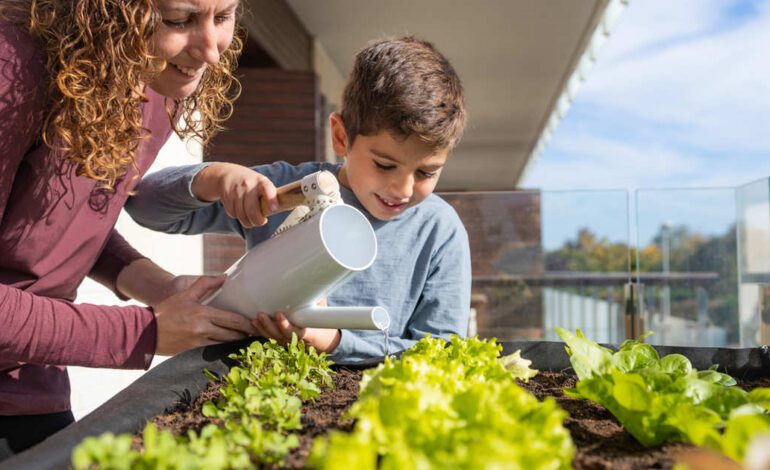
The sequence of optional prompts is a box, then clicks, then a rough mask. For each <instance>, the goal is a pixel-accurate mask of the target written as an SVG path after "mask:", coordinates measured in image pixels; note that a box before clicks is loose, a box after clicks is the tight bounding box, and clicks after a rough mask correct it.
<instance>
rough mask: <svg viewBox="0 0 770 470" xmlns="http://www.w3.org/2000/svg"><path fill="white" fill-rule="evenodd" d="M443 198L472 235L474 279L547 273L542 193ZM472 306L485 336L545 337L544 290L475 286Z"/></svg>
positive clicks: (445, 195) (520, 286)
mask: <svg viewBox="0 0 770 470" xmlns="http://www.w3.org/2000/svg"><path fill="white" fill-rule="evenodd" d="M440 196H441V197H442V198H444V200H446V201H447V202H448V203H449V204H451V205H452V206H453V207H454V209H455V210H456V211H457V214H458V215H459V216H460V219H461V220H462V222H463V225H464V226H465V228H466V230H467V231H468V240H469V243H470V248H471V264H472V271H473V277H474V278H476V277H479V276H505V275H526V274H541V273H543V271H544V269H545V265H544V261H543V251H542V235H541V233H540V232H541V228H540V227H541V224H540V213H541V210H540V193H539V192H535V191H499V192H498V191H495V192H466V193H461V192H453V193H441V194H440ZM471 304H472V307H474V308H475V309H476V324H477V331H478V334H479V336H481V337H496V338H498V339H500V340H508V341H509V340H514V339H521V338H522V337H529V338H532V339H537V338H539V337H540V336H541V335H542V318H541V315H540V310H541V305H542V294H541V290H540V288H539V287H535V286H529V285H527V284H526V283H523V282H522V283H517V284H515V285H505V286H497V287H474V288H473V290H472V298H471Z"/></svg>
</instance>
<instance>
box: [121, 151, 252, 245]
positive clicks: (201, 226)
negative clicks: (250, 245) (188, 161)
mask: <svg viewBox="0 0 770 470" xmlns="http://www.w3.org/2000/svg"><path fill="white" fill-rule="evenodd" d="M210 165H212V163H203V164H198V165H186V166H179V167H171V168H164V169H162V170H159V171H156V172H153V173H150V174H148V175H146V176H144V178H142V180H141V181H140V182H139V184H138V185H137V186H136V190H135V191H136V194H135V195H133V196H131V197H130V198H128V201H127V202H126V205H125V209H126V212H128V214H129V215H130V216H131V217H132V218H133V219H134V221H136V223H138V224H139V225H141V226H143V227H147V228H149V229H152V230H155V231H159V232H165V233H183V234H187V235H197V234H200V233H205V232H215V233H236V234H239V235H241V236H243V234H244V230H243V228H242V227H241V225H240V224H239V223H238V221H237V220H236V219H233V218H231V217H229V216H228V215H227V212H226V211H225V210H224V208H223V207H222V204H221V203H219V202H211V201H204V200H201V199H198V198H197V197H195V195H194V194H193V193H192V187H191V186H192V182H193V180H194V178H195V177H196V175H197V174H198V172H200V171H201V170H203V169H205V168H206V167H208V166H210Z"/></svg>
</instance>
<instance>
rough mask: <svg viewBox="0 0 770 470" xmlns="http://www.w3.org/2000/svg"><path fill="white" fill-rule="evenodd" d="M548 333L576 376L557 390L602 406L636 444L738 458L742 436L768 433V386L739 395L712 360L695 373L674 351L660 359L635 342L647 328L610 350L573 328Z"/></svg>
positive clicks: (742, 447) (744, 441)
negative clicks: (683, 446) (687, 447)
mask: <svg viewBox="0 0 770 470" xmlns="http://www.w3.org/2000/svg"><path fill="white" fill-rule="evenodd" d="M556 332H557V333H558V335H559V336H560V337H561V338H562V339H563V340H564V342H565V343H566V345H567V348H566V349H567V353H568V354H569V356H570V362H571V363H572V367H573V368H574V370H575V373H576V374H577V376H578V383H577V384H576V386H575V387H574V388H572V389H567V390H565V392H566V393H567V394H569V395H571V396H573V397H579V398H586V399H589V400H591V401H593V402H595V403H598V404H600V405H602V406H604V407H605V408H607V409H608V410H609V411H610V412H611V413H612V414H613V415H614V416H615V418H617V420H618V421H619V422H620V424H622V425H623V427H624V428H625V429H626V430H627V431H628V432H629V433H631V435H633V436H634V437H635V438H636V439H637V440H638V441H639V442H640V443H641V444H642V445H644V446H647V447H651V446H656V445H659V444H662V443H664V442H688V443H691V444H695V445H698V446H704V447H708V448H711V449H714V450H717V451H719V452H722V453H724V454H725V455H727V456H728V457H730V458H733V459H735V460H737V461H741V460H742V458H743V455H744V454H745V451H746V446H747V444H748V442H749V440H750V439H751V438H752V437H753V436H754V435H756V434H759V433H764V432H770V415H768V413H767V412H768V409H770V408H769V407H770V389H768V388H758V389H755V390H752V391H751V392H748V393H747V392H745V391H744V390H742V389H741V388H739V387H736V386H735V385H736V382H735V379H733V378H732V377H730V376H729V375H727V374H723V373H721V372H718V371H717V370H716V369H717V366H716V365H715V366H712V367H711V368H709V369H708V370H702V371H698V370H695V369H694V368H693V367H692V364H691V363H690V361H689V360H688V359H687V358H686V357H685V356H682V355H681V354H669V355H667V356H664V357H662V358H661V357H660V356H659V355H658V352H657V351H656V350H655V348H653V347H652V346H650V345H649V344H646V343H644V342H643V341H644V339H645V338H646V337H647V336H649V335H650V334H652V333H645V334H644V335H642V336H641V337H640V338H639V339H637V340H628V341H625V342H624V343H623V344H621V346H620V348H619V350H618V351H617V352H615V351H613V350H611V349H608V348H605V347H602V346H600V345H599V344H597V343H596V342H594V341H591V340H589V339H587V338H585V337H584V336H583V334H582V332H581V331H580V330H577V332H576V333H572V332H570V331H567V330H565V329H563V328H557V329H556Z"/></svg>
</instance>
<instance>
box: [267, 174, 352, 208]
mask: <svg viewBox="0 0 770 470" xmlns="http://www.w3.org/2000/svg"><path fill="white" fill-rule="evenodd" d="M339 189H340V185H339V183H338V182H337V178H335V177H334V175H333V174H332V173H331V172H329V171H326V170H323V171H318V172H316V173H313V174H310V175H307V176H305V177H304V178H302V179H301V180H298V181H294V182H293V183H289V184H285V185H283V186H281V187H279V188H277V189H276V192H277V198H278V208H277V209H276V210H274V211H273V210H270V208H269V207H268V206H267V202H266V201H265V200H264V199H261V200H260V201H259V207H260V209H262V214H264V215H265V217H267V216H271V215H273V214H278V213H281V212H285V211H289V210H292V209H294V208H295V207H297V206H301V205H303V204H306V202H307V200H308V198H310V197H312V196H314V195H317V194H326V195H330V194H332V193H334V192H335V191H339Z"/></svg>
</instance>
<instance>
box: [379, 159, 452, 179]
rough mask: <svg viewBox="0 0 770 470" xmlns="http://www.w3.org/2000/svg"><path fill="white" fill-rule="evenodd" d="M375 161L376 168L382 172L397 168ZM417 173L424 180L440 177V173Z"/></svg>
mask: <svg viewBox="0 0 770 470" xmlns="http://www.w3.org/2000/svg"><path fill="white" fill-rule="evenodd" d="M373 161H374V166H375V167H376V168H377V169H378V170H380V171H390V170H393V169H395V168H396V165H386V164H383V163H380V162H378V161H377V160H373ZM417 173H418V174H419V175H420V176H422V177H423V178H435V177H436V176H438V171H425V170H417Z"/></svg>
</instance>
